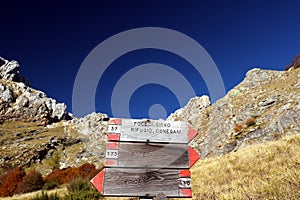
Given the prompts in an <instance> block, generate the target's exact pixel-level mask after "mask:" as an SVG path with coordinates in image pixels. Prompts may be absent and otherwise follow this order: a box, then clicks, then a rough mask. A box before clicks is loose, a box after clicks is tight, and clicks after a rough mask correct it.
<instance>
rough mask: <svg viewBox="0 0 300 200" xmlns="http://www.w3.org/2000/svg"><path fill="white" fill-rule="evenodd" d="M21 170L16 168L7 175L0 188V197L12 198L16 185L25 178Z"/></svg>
mask: <svg viewBox="0 0 300 200" xmlns="http://www.w3.org/2000/svg"><path fill="white" fill-rule="evenodd" d="M25 175H26V174H25V171H24V169H23V168H20V167H16V168H15V169H13V170H12V171H10V172H9V173H8V174H7V177H6V180H5V181H3V183H2V185H1V187H0V197H7V196H12V195H14V194H15V192H16V190H17V187H18V184H19V183H20V182H21V181H22V179H23V177H24V176H25Z"/></svg>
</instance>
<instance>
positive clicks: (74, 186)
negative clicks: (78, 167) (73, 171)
mask: <svg viewBox="0 0 300 200" xmlns="http://www.w3.org/2000/svg"><path fill="white" fill-rule="evenodd" d="M67 189H68V191H69V195H67V196H65V198H64V199H65V200H84V199H100V198H101V195H100V193H99V192H98V191H97V190H96V189H95V188H94V187H93V186H92V184H91V183H90V181H89V180H87V179H82V178H77V179H74V180H73V181H71V182H70V183H69V185H68V186H67Z"/></svg>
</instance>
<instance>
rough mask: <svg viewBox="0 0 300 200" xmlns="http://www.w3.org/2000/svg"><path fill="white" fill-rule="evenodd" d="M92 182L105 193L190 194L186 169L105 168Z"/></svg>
mask: <svg viewBox="0 0 300 200" xmlns="http://www.w3.org/2000/svg"><path fill="white" fill-rule="evenodd" d="M91 182H92V184H93V185H94V186H95V188H96V189H97V190H98V191H99V192H100V193H101V194H102V195H105V196H138V197H143V196H149V197H154V196H156V195H157V194H159V193H164V194H165V195H166V196H167V197H173V198H176V197H178V198H180V197H192V189H191V187H192V185H191V178H190V171H189V170H174V169H173V170H166V169H152V170H149V169H127V168H126V169H124V168H106V169H103V170H102V171H101V172H100V173H99V174H97V175H96V176H95V177H94V178H93V179H92V180H91Z"/></svg>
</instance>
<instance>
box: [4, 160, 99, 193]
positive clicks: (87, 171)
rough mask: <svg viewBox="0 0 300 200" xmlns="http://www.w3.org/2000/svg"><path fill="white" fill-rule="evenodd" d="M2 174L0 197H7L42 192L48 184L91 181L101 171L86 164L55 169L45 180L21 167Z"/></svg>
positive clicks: (6, 170)
mask: <svg viewBox="0 0 300 200" xmlns="http://www.w3.org/2000/svg"><path fill="white" fill-rule="evenodd" d="M0 172H1V173H0V197H6V196H13V195H14V194H20V193H27V192H32V191H36V190H40V189H42V188H43V186H44V185H46V184H48V185H49V184H50V185H51V184H53V183H55V184H56V185H61V184H65V183H69V182H71V181H73V180H75V179H85V180H90V179H91V178H93V177H94V176H95V175H96V174H97V173H98V172H99V170H97V169H96V167H95V166H94V165H92V164H88V163H86V164H83V165H81V166H80V167H68V168H66V169H55V170H53V171H52V172H51V173H50V174H49V175H47V176H46V177H45V178H43V177H42V175H41V174H40V173H39V172H37V171H36V170H32V171H30V172H29V173H27V174H26V173H25V171H24V169H23V168H20V167H16V168H14V169H9V168H8V169H2V170H1V171H0Z"/></svg>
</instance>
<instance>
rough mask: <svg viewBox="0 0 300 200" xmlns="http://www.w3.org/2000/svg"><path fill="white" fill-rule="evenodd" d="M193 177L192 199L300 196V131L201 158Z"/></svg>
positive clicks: (193, 169)
mask: <svg viewBox="0 0 300 200" xmlns="http://www.w3.org/2000/svg"><path fill="white" fill-rule="evenodd" d="M192 178H193V199H300V135H299V134H298V135H294V136H288V137H285V138H283V139H281V140H278V141H272V142H268V143H265V144H262V145H252V146H249V147H247V148H245V149H242V150H240V151H238V152H234V153H231V154H228V155H225V156H222V157H218V158H211V159H204V160H200V161H198V162H197V164H196V165H195V166H194V167H193V168H192Z"/></svg>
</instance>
